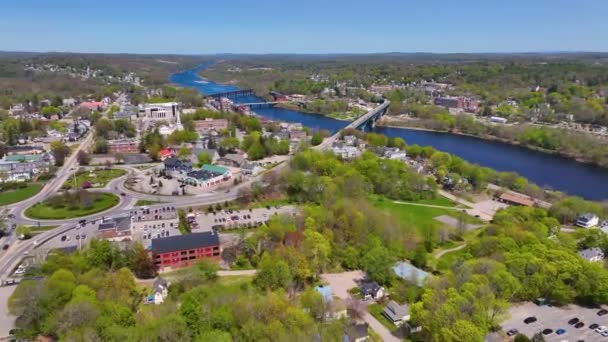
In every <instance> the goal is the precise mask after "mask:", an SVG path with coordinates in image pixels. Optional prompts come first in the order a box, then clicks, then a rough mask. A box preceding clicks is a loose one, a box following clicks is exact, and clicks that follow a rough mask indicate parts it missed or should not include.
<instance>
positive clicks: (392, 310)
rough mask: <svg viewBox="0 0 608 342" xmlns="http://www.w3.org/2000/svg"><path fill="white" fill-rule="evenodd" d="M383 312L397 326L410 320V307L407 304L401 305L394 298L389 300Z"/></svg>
mask: <svg viewBox="0 0 608 342" xmlns="http://www.w3.org/2000/svg"><path fill="white" fill-rule="evenodd" d="M382 314H383V315H384V316H385V317H386V318H388V319H389V321H391V322H393V324H395V325H396V326H400V325H401V324H403V323H405V322H407V321H409V320H410V308H409V306H408V305H407V304H403V305H399V304H398V303H397V302H395V301H394V300H391V301H390V302H388V304H387V305H386V307H385V308H384V311H382Z"/></svg>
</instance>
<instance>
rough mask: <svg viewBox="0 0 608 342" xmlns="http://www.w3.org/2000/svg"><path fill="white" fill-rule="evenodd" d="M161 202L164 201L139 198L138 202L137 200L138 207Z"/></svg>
mask: <svg viewBox="0 0 608 342" xmlns="http://www.w3.org/2000/svg"><path fill="white" fill-rule="evenodd" d="M159 203H163V202H161V201H150V200H142V199H139V200H137V202H135V206H136V207H143V206H146V205H154V204H159Z"/></svg>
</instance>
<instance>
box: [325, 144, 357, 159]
mask: <svg viewBox="0 0 608 342" xmlns="http://www.w3.org/2000/svg"><path fill="white" fill-rule="evenodd" d="M332 152H333V153H334V154H335V155H337V156H339V157H340V158H342V159H344V160H351V159H355V158H357V157H359V156H361V151H360V150H359V149H358V148H356V147H354V146H345V145H341V144H338V145H335V146H334V147H332Z"/></svg>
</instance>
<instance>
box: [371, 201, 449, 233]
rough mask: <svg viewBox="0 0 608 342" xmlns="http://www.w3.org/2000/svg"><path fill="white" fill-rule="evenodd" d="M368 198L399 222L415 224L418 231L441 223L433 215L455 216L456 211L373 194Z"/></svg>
mask: <svg viewBox="0 0 608 342" xmlns="http://www.w3.org/2000/svg"><path fill="white" fill-rule="evenodd" d="M370 200H371V202H372V204H373V205H374V206H375V207H377V208H380V209H382V210H384V211H385V212H386V213H389V214H393V215H394V216H395V217H396V218H397V219H398V220H399V221H400V222H403V223H409V224H412V225H414V226H416V227H417V228H418V231H420V232H424V231H426V230H428V229H433V228H438V227H441V226H442V223H441V222H439V221H437V220H435V219H434V218H435V217H437V216H441V215H450V216H455V215H456V214H457V212H458V211H456V210H451V209H444V208H431V207H422V206H414V205H408V204H401V203H395V202H393V201H392V200H390V199H387V198H384V197H380V196H374V197H372V198H370ZM445 200H447V199H445ZM447 201H449V200H447ZM416 203H418V202H416ZM440 203H441V204H440ZM421 204H432V205H444V204H446V202H445V201H444V200H441V199H438V200H432V201H426V203H421Z"/></svg>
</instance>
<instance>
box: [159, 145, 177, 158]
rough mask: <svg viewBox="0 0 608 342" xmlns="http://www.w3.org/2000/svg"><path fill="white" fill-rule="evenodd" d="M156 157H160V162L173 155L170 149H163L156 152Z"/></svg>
mask: <svg viewBox="0 0 608 342" xmlns="http://www.w3.org/2000/svg"><path fill="white" fill-rule="evenodd" d="M158 156H159V157H160V160H162V161H165V159H167V158H169V157H174V156H175V153H174V151H173V150H171V149H168V148H163V149H162V150H160V151H158Z"/></svg>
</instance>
